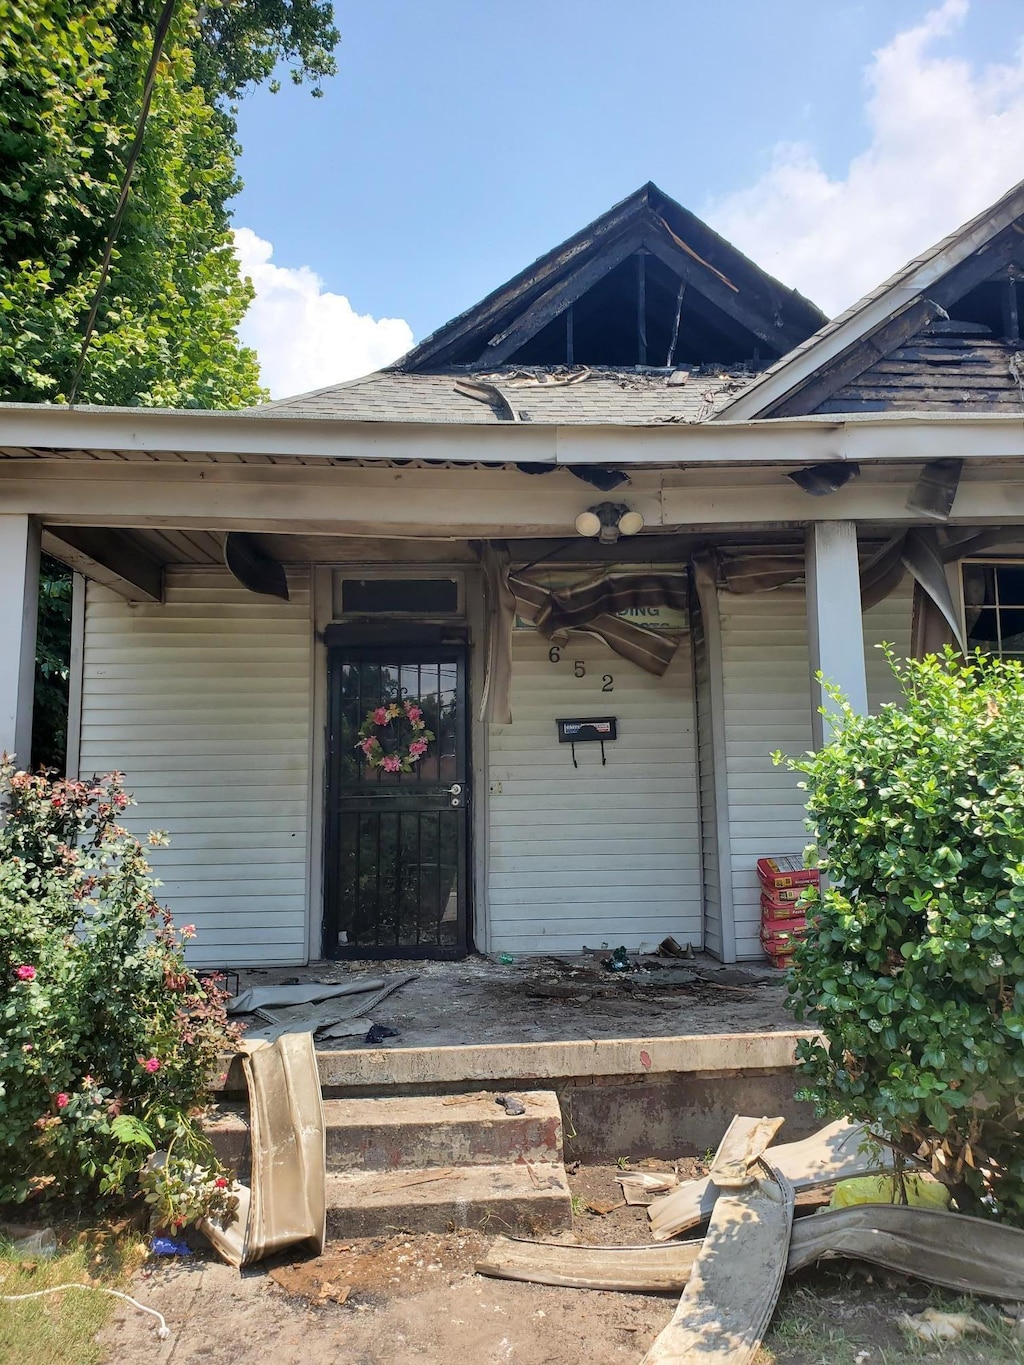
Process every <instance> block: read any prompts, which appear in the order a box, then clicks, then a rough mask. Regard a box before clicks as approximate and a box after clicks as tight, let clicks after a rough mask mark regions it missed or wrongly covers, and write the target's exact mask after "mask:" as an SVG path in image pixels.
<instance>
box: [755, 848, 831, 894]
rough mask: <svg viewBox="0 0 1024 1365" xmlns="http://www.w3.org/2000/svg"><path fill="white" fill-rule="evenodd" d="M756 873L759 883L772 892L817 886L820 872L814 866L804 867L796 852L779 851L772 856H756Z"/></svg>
mask: <svg viewBox="0 0 1024 1365" xmlns="http://www.w3.org/2000/svg"><path fill="white" fill-rule="evenodd" d="M757 875H758V876H759V877H760V879H761V884H762V885H763V886H765V887H767V888H768V890H769V891H771V892H772V893H773V894H774V893H775V892H776V891H780V890H789V889H791V888H793V887H798V886H817V884H818V880H819V877H820V873H819V872H818V869H817V868H816V867H804V865H803V861H802V859H801V858H800V855H799V854H797V853H780V854H778V855H777V856H776V857H774V858H758V860H757Z"/></svg>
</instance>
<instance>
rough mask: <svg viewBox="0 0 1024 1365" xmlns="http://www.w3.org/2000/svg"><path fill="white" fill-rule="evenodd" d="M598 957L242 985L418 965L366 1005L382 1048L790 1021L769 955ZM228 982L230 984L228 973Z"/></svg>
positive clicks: (327, 965) (260, 974)
mask: <svg viewBox="0 0 1024 1365" xmlns="http://www.w3.org/2000/svg"><path fill="white" fill-rule="evenodd" d="M605 956H607V953H606V952H605V953H598V955H597V956H596V957H595V956H594V955H592V954H586V955H584V954H580V955H578V956H575V957H530V958H523V959H522V960H520V961H517V962H513V963H501V962H496V961H492V960H491V959H489V958H485V957H472V958H467V959H466V960H465V961H464V962H408V963H399V962H346V963H341V962H316V963H311V964H310V966H309V967H307V968H304V969H302V970H298V969H295V968H280V969H268V970H266V971H246V972H242V973H240V975H239V985H238V989H239V990H240V991H244V990H246V989H248V988H249V987H250V986H271V985H282V984H285V983H293V982H298V981H303V982H306V981H317V982H324V981H326V982H339V981H347V980H350V979H352V978H353V977H358V976H362V977H363V978H364V979H365V978H366V977H368V976H375V977H376V976H382V977H385V978H386V977H388V976H394V975H401V974H405V973H408V972H415V973H416V980H415V981H411V982H409V984H408V985H405V986H402V987H401V988H400V989H399V990H398V991H396V992H395V994H394V995H392V996H389V997H388V998H387V999H386V1000H384V1001H382V1003H381V1004H380V1005H379V1006H378V1007H377V1009H375V1010H373V1011H372V1012H371V1016H370V1017H372V1019H373V1020H374V1022H375V1023H379V1024H383V1025H385V1026H386V1027H388V1028H393V1029H395V1030H396V1031H397V1035H398V1036H397V1037H395V1038H390V1039H388V1040H387V1042H386V1043H384V1044H383V1046H384V1047H399V1048H401V1047H455V1046H461V1045H465V1044H482V1043H531V1042H567V1041H572V1040H575V1039H579V1038H669V1037H677V1036H680V1035H686V1034H695V1033H755V1032H778V1031H781V1030H786V1029H792V1028H794V1027H795V1025H794V1022H793V1018H792V1016H791V1015H789V1014H787V1013H786V1011H785V1009H784V1008H783V1002H784V1000H785V996H786V990H785V986H784V984H783V973H781V972H778V971H775V970H774V969H773V968H772V967H770V966H768V965H767V964H765V965H763V966H758V965H753V964H752V965H750V966H745V967H741V968H736V967H733V968H727V967H722V966H721V964H719V963H716V962H714V961H713V960H712V959H710V958H704V957H697V958H696V959H694V960H692V961H674V960H671V959H665V958H660V959H659V958H655V957H650V958H645V959H637V961H638V963H639V964H640V965H639V969H638V970H637V971H633V972H626V973H622V974H616V973H612V972H609V971H607V970H605V968H603V967H602V966H601V961H600V959H601V957H605ZM228 984H229V986H230V987H231V989H234V986H235V980H234V977H233V976H232V977H231V978H230V980H229V982H228ZM453 1003H454V1004H455V1005H456V1008H454V1009H453V1008H452V1006H453ZM257 1026H258V1025H257ZM318 1046H322V1047H330V1048H332V1049H334V1050H348V1049H351V1048H360V1047H363V1046H365V1044H364V1043H363V1041H362V1039H361V1038H352V1039H342V1040H339V1041H335V1042H331V1043H320V1044H318Z"/></svg>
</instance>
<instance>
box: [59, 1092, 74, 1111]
mask: <svg viewBox="0 0 1024 1365" xmlns="http://www.w3.org/2000/svg"><path fill="white" fill-rule="evenodd" d="M70 1098H71V1096H70V1095H65V1093H64V1091H63V1090H62V1091H61V1092H60V1094H59V1095H58V1096H57V1108H58V1109H63V1108H65V1107H66V1105H67V1102H68V1100H69V1099H70Z"/></svg>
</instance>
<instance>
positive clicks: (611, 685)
mask: <svg viewBox="0 0 1024 1365" xmlns="http://www.w3.org/2000/svg"><path fill="white" fill-rule="evenodd" d="M601 691H602V692H614V691H615V679H614V678H613V677H612V675H611V674H610V673H606V674H605V675H604V677H603V678H602V679H601Z"/></svg>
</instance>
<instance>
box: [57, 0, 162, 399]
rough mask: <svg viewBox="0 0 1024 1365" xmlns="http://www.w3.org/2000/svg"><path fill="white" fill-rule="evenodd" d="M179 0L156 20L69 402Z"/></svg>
mask: <svg viewBox="0 0 1024 1365" xmlns="http://www.w3.org/2000/svg"><path fill="white" fill-rule="evenodd" d="M177 2H178V0H164V7H163V10H162V11H161V14H160V18H159V19H158V20H157V24H156V28H155V29H154V30H153V51H152V53H151V54H150V58H149V67H148V68H147V70H146V81H145V84H144V85H143V87H142V107H141V109H140V110H139V121H138V123H137V125H136V128H135V138H134V140H133V142H132V145H131V149H130V150H129V152H128V159H127V161H126V162H125V165H124V175H123V176H122V177H121V193H120V195H119V196H118V200H117V208H116V210H115V211H114V219H113V222H112V223H111V225H110V231H109V233H108V234H107V244H106V247H105V249H104V252H103V260H102V261H101V262H100V278H99V282H98V283H97V285H96V292H95V294H94V295H93V299H92V307H91V308H90V309H89V316H88V318H87V319H86V323H85V335H84V336H83V337H82V349H81V351H80V352H79V354H78V364H77V365H76V367H75V373H74V377H73V378H72V380H71V387H70V389H69V390H68V402H69V403H73V402H74V401H75V395H76V393H77V392H78V386H79V384H80V383H81V381H82V372H83V371H84V369H85V357H86V354H87V352H88V350H89V342H90V341H92V336H93V332H94V331H95V330H96V315H97V313H98V312H99V307H100V302H101V300H102V298H103V291H104V289H105V288H106V285H107V279H108V277H109V275H110V262H111V259H112V258H113V255H114V246H115V244H116V242H117V234H118V233H119V232H120V231H121V223H122V221H123V219H124V211H125V208H126V206H127V204H128V191H129V190H130V189H131V184H132V176H133V175H134V174H135V166H136V163H137V162H138V159H139V153H140V152H141V151H142V140H143V138H144V137H145V134H146V120H147V119H148V118H149V110H150V106H151V105H152V103H153V89H154V86H155V85H156V69H157V67H158V65H159V64H160V58H161V56H162V54H163V49H164V42H165V41H166V38H167V30H168V29H169V28H170V26H171V19H172V17H173V15H174V8H175V5H176V4H177Z"/></svg>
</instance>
